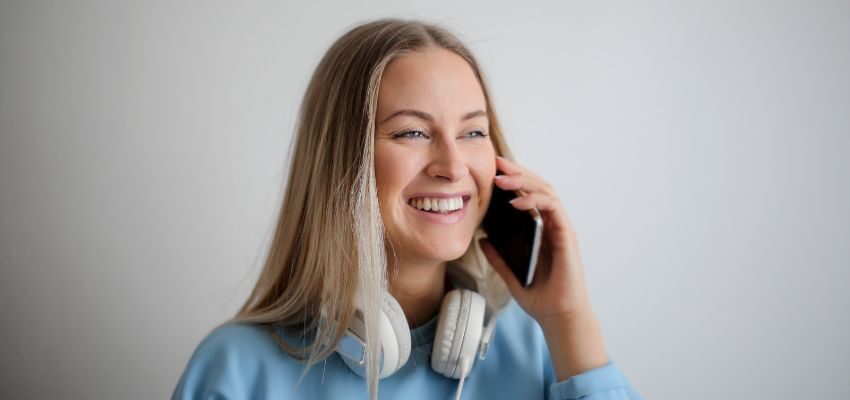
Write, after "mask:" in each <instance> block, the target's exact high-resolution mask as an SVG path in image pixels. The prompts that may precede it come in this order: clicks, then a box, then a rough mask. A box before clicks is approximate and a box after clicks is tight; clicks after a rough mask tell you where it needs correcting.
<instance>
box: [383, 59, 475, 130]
mask: <svg viewBox="0 0 850 400" xmlns="http://www.w3.org/2000/svg"><path fill="white" fill-rule="evenodd" d="M485 106H486V101H485V99H484V92H483V90H482V89H481V84H480V83H479V82H478V79H477V78H476V76H475V72H474V71H473V70H472V67H471V66H470V65H469V63H467V62H466V60H464V59H463V58H462V57H461V56H459V55H457V54H455V53H454V52H452V51H449V50H446V49H442V48H429V49H426V50H420V51H415V52H413V53H410V54H407V55H404V56H402V57H400V58H397V59H395V60H393V61H392V62H390V63H389V64H388V65H387V67H386V69H385V70H384V74H383V76H382V78H381V86H380V89H379V91H378V119H379V121H380V120H382V118H381V117H382V116H384V115H388V114H389V113H392V112H394V111H395V110H398V109H402V108H412V109H418V110H422V111H425V112H428V113H435V114H444V115H457V114H463V113H466V112H469V111H471V110H473V109H484V108H485Z"/></svg>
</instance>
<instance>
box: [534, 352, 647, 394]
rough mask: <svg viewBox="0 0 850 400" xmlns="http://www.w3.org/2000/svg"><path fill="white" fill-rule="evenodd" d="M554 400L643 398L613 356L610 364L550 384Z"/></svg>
mask: <svg viewBox="0 0 850 400" xmlns="http://www.w3.org/2000/svg"><path fill="white" fill-rule="evenodd" d="M549 399H552V400H572V399H583V400H643V397H641V395H640V394H638V392H637V391H636V390H635V389H634V387H632V384H631V383H629V381H628V380H627V379H626V377H625V375H623V373H622V371H620V368H619V367H618V366H617V364H616V363H615V362H614V360H613V359H611V357H610V356H609V357H608V364H605V365H603V366H601V367H598V368H594V369H591V370H588V371H585V372H582V373H581V374H578V375H575V376H572V377H570V378H568V379H566V380H564V381H560V382H555V383H553V384H551V385H550V386H549Z"/></svg>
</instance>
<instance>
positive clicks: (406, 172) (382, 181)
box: [375, 146, 413, 206]
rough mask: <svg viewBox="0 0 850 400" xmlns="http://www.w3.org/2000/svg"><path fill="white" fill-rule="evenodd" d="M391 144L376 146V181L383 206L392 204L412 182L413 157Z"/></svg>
mask: <svg viewBox="0 0 850 400" xmlns="http://www.w3.org/2000/svg"><path fill="white" fill-rule="evenodd" d="M398 150H399V149H393V148H392V147H391V146H386V147H383V146H382V147H378V146H376V147H375V181H376V184H377V186H378V198H379V199H380V200H381V205H382V206H387V205H389V204H392V202H393V201H394V200H397V199H398V197H399V196H401V193H402V192H403V191H404V188H405V186H406V185H407V184H408V182H410V180H411V179H413V178H412V175H411V170H412V168H411V165H412V162H411V158H410V157H406V156H405V152H403V151H398Z"/></svg>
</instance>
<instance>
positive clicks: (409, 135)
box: [393, 131, 424, 138]
mask: <svg viewBox="0 0 850 400" xmlns="http://www.w3.org/2000/svg"><path fill="white" fill-rule="evenodd" d="M423 135H424V133H423V132H422V131H407V132H401V133H396V134H395V135H393V138H400V137H403V138H419V137H423Z"/></svg>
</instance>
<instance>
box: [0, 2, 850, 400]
mask: <svg viewBox="0 0 850 400" xmlns="http://www.w3.org/2000/svg"><path fill="white" fill-rule="evenodd" d="M126 3H129V2H126ZM400 3H402V2H395V1H362V2H342V1H340V2H335V3H330V2H318V1H315V2H298V3H296V2H291V4H284V3H282V2H270V1H266V2H252V3H251V4H248V3H247V2H232V3H227V4H224V3H221V2H206V1H203V2H202V1H198V2H195V3H189V2H185V1H183V2H175V1H159V2H148V1H145V2H136V3H135V4H121V5H119V4H117V2H111V1H102V2H92V1H85V2H83V1H78V2H76V4H71V2H64V1H53V2H44V1H18V2H14V1H12V2H10V1H5V2H3V3H2V6H0V129H1V130H2V136H0V265H2V275H1V276H0V310H2V315H0V316H2V321H3V328H2V336H0V354H2V356H0V391H2V392H0V397H2V398H15V399H26V398H52V397H62V398H80V399H83V398H85V399H149V398H166V397H168V396H170V394H171V391H172V390H173V387H174V385H175V384H176V382H177V378H178V376H179V374H180V373H181V372H182V369H183V367H184V366H185V363H186V362H187V360H188V357H189V355H190V354H191V352H192V351H193V350H194V347H195V346H196V345H197V343H198V341H199V340H200V339H201V338H202V337H203V336H204V335H205V334H206V333H207V332H208V330H209V329H210V328H211V327H212V326H213V325H215V324H216V323H218V322H220V321H222V320H223V319H225V318H227V317H229V316H230V315H232V314H233V313H234V312H235V310H236V309H237V307H238V306H239V305H240V304H241V302H242V301H243V300H244V299H245V297H246V295H247V293H248V291H249V290H250V288H251V287H252V285H253V281H254V279H255V277H256V276H257V273H258V272H259V268H260V265H261V261H262V257H263V255H264V253H265V251H266V245H267V241H268V239H269V235H270V229H271V227H272V225H273V223H274V219H275V216H276V214H277V210H278V206H279V202H280V196H281V192H282V187H281V185H282V183H283V180H284V175H283V171H284V168H285V164H286V153H287V148H288V144H289V140H290V138H291V133H292V128H293V125H294V116H295V112H296V110H297V108H298V104H299V101H300V97H301V95H302V93H303V91H304V88H305V87H306V83H307V80H308V78H309V76H310V73H311V71H312V69H313V68H314V67H315V65H316V63H317V62H318V60H319V58H320V56H321V55H322V53H323V52H324V51H325V49H326V48H327V46H328V45H330V43H331V42H332V41H333V40H334V39H335V38H336V37H338V36H339V35H340V34H342V33H343V32H344V31H345V30H347V28H349V27H351V26H352V25H353V24H355V23H357V22H360V21H364V20H367V19H371V18H375V17H381V16H400V17H422V18H426V19H428V20H431V21H435V22H442V23H444V24H446V25H448V26H449V27H451V28H453V29H455V30H457V31H459V32H460V33H461V35H462V37H464V38H465V39H466V40H467V41H468V43H469V44H470V45H471V47H472V48H473V50H474V51H475V53H476V54H477V55H478V57H479V58H480V60H481V62H482V64H483V66H484V69H485V72H486V73H487V75H488V77H489V79H490V81H491V83H492V86H493V89H494V92H495V103H496V107H497V110H499V111H500V112H501V115H500V116H501V118H502V119H503V121H504V123H505V125H506V128H507V130H508V134H509V135H510V136H509V141H510V143H511V144H512V145H513V147H514V149H515V152H516V155H517V157H518V160H519V161H520V162H522V163H524V164H525V165H527V166H528V167H530V168H532V169H534V170H535V171H538V173H539V174H540V175H542V176H543V177H545V178H547V179H549V180H550V181H551V182H552V183H553V184H554V185H555V186H556V188H557V189H558V192H559V194H560V196H561V198H562V200H563V202H564V205H565V207H566V209H567V211H568V213H569V215H570V217H571V219H572V221H573V224H574V226H575V228H576V230H577V231H578V235H579V239H580V245H581V250H582V257H583V260H584V263H585V269H586V271H587V275H588V283H589V285H590V290H591V297H592V300H593V302H594V306H595V309H596V311H597V313H598V314H599V317H600V319H601V322H602V325H603V330H604V334H605V338H606V344H607V346H608V349H609V352H610V354H611V355H612V356H613V357H614V358H615V359H616V360H617V362H618V363H619V364H620V366H621V367H622V368H623V370H624V371H625V372H626V374H627V375H628V376H629V379H630V380H631V381H632V382H633V383H634V385H635V386H636V387H637V389H638V390H639V391H640V392H641V393H642V394H643V395H644V396H645V397H646V398H647V399H684V398H687V399H692V400H700V399H720V398H736V399H754V398H764V399H766V398H771V399H800V398H824V399H826V398H829V399H838V398H850V384H848V379H847V378H848V376H850V346H849V345H848V344H847V339H848V338H850V294H848V290H847V289H846V288H845V286H846V284H847V283H848V282H850V268H848V267H850V246H848V239H850V211H848V204H850V75H848V71H850V3H848V2H846V1H831V2H830V1H796V2H789V1H758V2H757V1H708V0H705V1H698V2H697V1H689V2H688V1H669V2H662V1H644V2H622V3H619V4H618V3H613V2H604V1H587V2H551V3H542V2H536V1H523V2H520V4H519V5H516V4H513V5H507V3H508V2H505V3H506V5H500V4H493V2H490V1H484V0H478V1H469V2H458V1H442V0H441V1H430V2H420V3H419V4H418V5H406V4H400Z"/></svg>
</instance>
